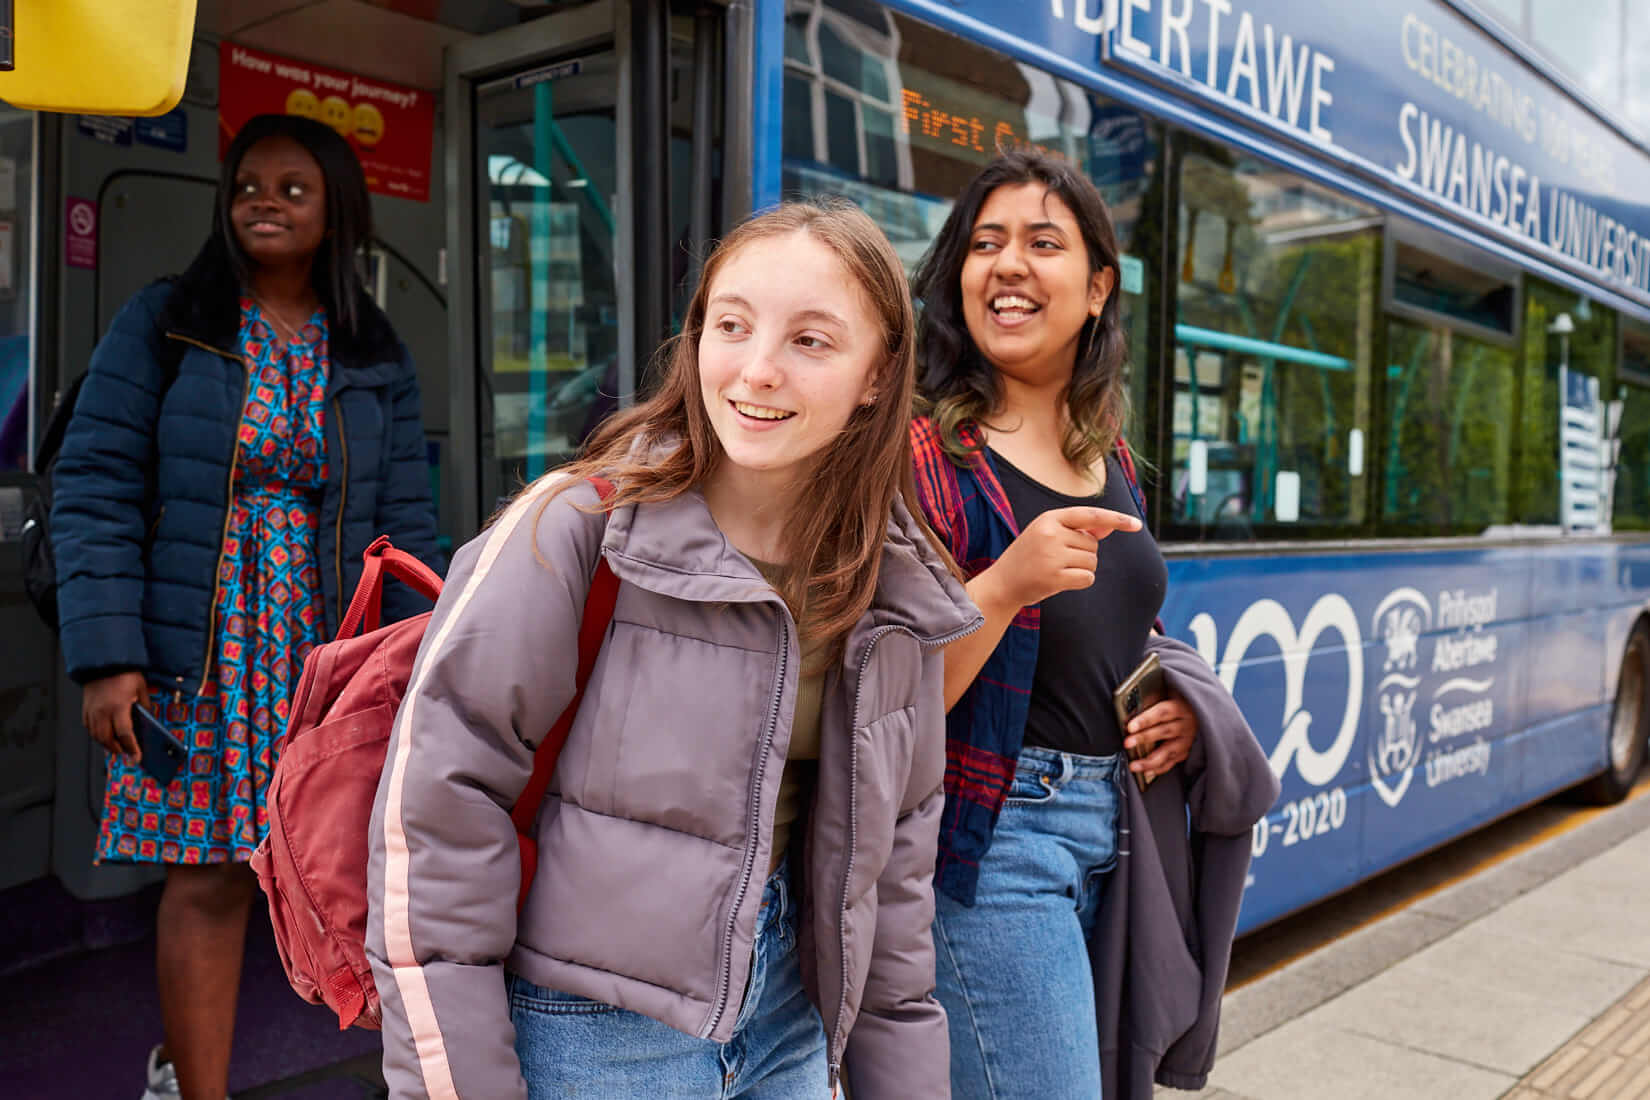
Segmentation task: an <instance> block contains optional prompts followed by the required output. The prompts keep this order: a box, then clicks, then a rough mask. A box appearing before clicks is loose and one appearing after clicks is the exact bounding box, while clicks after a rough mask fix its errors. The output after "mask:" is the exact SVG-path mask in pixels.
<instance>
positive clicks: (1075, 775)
mask: <svg viewBox="0 0 1650 1100" xmlns="http://www.w3.org/2000/svg"><path fill="white" fill-rule="evenodd" d="M1127 776H1128V770H1127V769H1126V768H1125V767H1124V762H1123V757H1122V756H1077V755H1074V754H1071V753H1059V752H1051V751H1049V750H1047V749H1032V748H1028V749H1025V750H1023V751H1022V752H1021V753H1020V761H1019V767H1018V768H1017V769H1016V770H1015V773H1014V784H1013V786H1012V787H1011V788H1010V789H1009V792H1008V799H1007V801H1006V802H1005V803H1004V805H1003V812H1002V814H1001V816H1000V817H999V818H998V819H997V829H996V832H995V833H994V834H993V835H992V841H991V848H990V850H989V851H988V852H987V853H986V856H985V859H984V861H983V862H982V863H981V865H980V885H979V892H978V894H977V895H976V897H975V903H974V905H973V907H972V908H971V907H969V906H966V905H963V904H961V903H960V902H958V901H956V900H954V899H953V898H951V897H949V896H948V895H946V894H943V893H939V892H937V891H936V898H935V901H936V904H937V909H936V912H935V917H934V950H935V953H936V955H937V956H938V974H937V978H938V983H939V986H938V989H937V990H936V993H937V995H938V997H939V1000H940V1003H941V1004H943V1005H944V1006H945V1012H946V1016H947V1017H948V1019H949V1024H950V1028H951V1096H952V1100H1022V1098H1028V1097H1037V1098H1039V1100H1099V1097H1100V1037H1099V1031H1098V1028H1097V1026H1096V1023H1095V1011H1094V979H1093V977H1092V974H1091V971H1090V968H1089V954H1088V940H1089V936H1090V934H1091V933H1093V931H1094V925H1095V920H1096V917H1097V915H1098V913H1099V910H1100V895H1101V892H1102V891H1103V889H1104V888H1105V883H1106V875H1107V872H1109V871H1110V870H1111V869H1112V867H1113V866H1114V865H1115V864H1116V862H1117V811H1118V806H1119V801H1120V798H1121V791H1120V789H1119V787H1118V784H1119V783H1121V782H1123V781H1124V780H1125V779H1126V778H1127Z"/></svg>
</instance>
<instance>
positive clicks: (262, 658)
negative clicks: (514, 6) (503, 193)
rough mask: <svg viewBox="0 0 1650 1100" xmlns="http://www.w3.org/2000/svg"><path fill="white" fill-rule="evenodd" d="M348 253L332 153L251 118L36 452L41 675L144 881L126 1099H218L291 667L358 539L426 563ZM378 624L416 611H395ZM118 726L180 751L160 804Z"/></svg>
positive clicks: (360, 211) (317, 128)
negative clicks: (385, 542) (46, 644)
mask: <svg viewBox="0 0 1650 1100" xmlns="http://www.w3.org/2000/svg"><path fill="white" fill-rule="evenodd" d="M371 239H372V220H371V207H370V204H369V200H368V197H367V189H366V182H365V179H364V177H363V174H362V170H361V166H360V164H359V162H358V161H357V160H356V158H355V154H354V153H353V151H352V150H351V149H350V147H349V145H348V143H346V142H345V141H344V139H343V138H341V137H339V136H338V135H337V134H336V133H334V132H333V131H332V130H331V129H330V128H328V127H326V126H324V125H322V124H320V123H317V122H313V121H311V120H307V119H302V118H291V117H284V116H276V115H263V116H260V117H258V118H255V119H253V120H252V121H251V122H249V123H248V124H247V125H246V127H245V128H243V129H242V130H241V132H240V134H239V135H238V136H237V137H236V139H235V141H234V143H233V144H232V145H231V146H230V148H229V151H228V154H227V155H226V156H225V158H224V165H223V175H222V179H221V181H220V184H219V188H218V196H217V203H216V206H215V209H214V213H213V222H212V232H211V235H210V236H209V237H208V239H207V241H206V244H205V246H204V247H202V249H201V251H200V253H199V255H198V256H197V257H196V258H195V260H194V262H193V263H192V264H191V265H190V267H189V269H188V270H187V271H186V272H185V273H184V274H183V275H182V276H181V277H179V278H177V279H174V280H164V281H162V282H158V283H155V284H154V285H152V286H150V287H148V288H147V289H145V290H143V291H142V292H141V293H139V294H138V295H137V296H136V297H134V298H133V299H132V300H131V301H130V302H128V303H127V304H126V306H125V307H124V308H123V309H122V310H121V312H120V314H119V315H118V316H117V317H116V318H115V320H114V323H113V324H112V326H111V327H110V330H109V332H108V334H107V335H106V336H105V337H104V338H103V340H102V342H101V343H99V344H98V347H97V350H96V351H95V352H94V353H93V354H92V361H91V366H90V369H89V372H88V374H87V377H86V380H85V383H84V385H83V386H82V388H81V391H80V395H79V399H78V401H77V403H76V405H75V412H74V417H73V420H72V422H71V424H70V427H69V430H68V432H67V434H66V435H65V437H64V441H63V446H62V450H61V451H60V452H59V457H58V462H57V466H56V470H55V473H54V498H53V505H52V537H53V548H54V551H55V553H56V559H57V571H58V584H59V587H58V609H59V610H58V618H59V626H60V630H61V635H62V645H63V654H64V659H65V661H66V663H67V664H68V670H69V674H70V676H71V677H73V678H74V679H75V680H76V681H77V682H79V683H81V684H83V685H84V696H83V702H82V715H83V717H84V720H85V723H86V727H87V729H88V730H90V732H91V734H92V736H93V737H94V738H95V739H96V740H97V741H98V743H99V744H101V745H102V746H103V747H104V748H105V749H107V750H108V751H109V753H110V757H109V782H108V787H107V791H106V795H105V798H106V802H105V808H104V816H103V825H102V829H101V832H100V835H99V838H98V844H97V858H98V859H99V860H100V861H122V862H144V863H159V864H162V865H164V866H165V868H166V886H165V890H164V892H163V894H162V896H161V903H160V912H159V916H158V919H157V937H156V938H157V955H158V959H157V975H158V981H159V986H160V1002H161V1013H162V1018H163V1022H164V1027H165V1044H164V1046H162V1047H157V1048H156V1049H155V1051H153V1052H152V1053H151V1055H150V1059H149V1067H148V1069H149V1091H148V1092H147V1093H146V1094H145V1095H146V1096H154V1097H166V1096H171V1095H180V1094H181V1095H183V1096H186V1097H190V1098H196V1097H199V1098H213V1100H216V1098H221V1097H222V1096H223V1095H224V1091H225V1089H226V1087H227V1081H228V1073H229V1054H230V1039H231V1035H232V1033H233V1029H234V1019H235V1001H236V994H237V990H238V986H239V980H240V968H241V955H242V948H243V945H244V941H245V931H246V921H247V915H248V912H249V910H250V906H251V904H252V900H253V897H254V896H255V893H256V886H255V880H254V878H253V875H252V873H251V871H250V870H249V869H248V868H247V866H246V862H247V860H249V859H250V858H251V855H252V851H253V849H254V848H255V847H256V846H257V844H258V842H259V841H260V840H261V839H262V837H263V835H264V833H265V831H266V829H267V824H266V820H265V808H264V794H265V788H266V787H267V785H268V782H269V777H270V774H271V772H272V771H273V769H274V766H275V760H276V757H277V755H278V753H279V750H280V739H281V736H282V734H283V733H284V732H285V728H286V716H287V702H288V699H289V698H290V696H291V692H292V689H293V688H294V687H295V686H296V684H297V681H298V676H299V674H300V672H301V671H302V669H303V660H304V657H305V655H306V654H307V653H308V652H309V650H310V648H311V647H313V646H314V645H315V644H316V643H318V642H320V641H322V640H324V639H325V638H327V637H330V636H331V635H332V633H333V632H334V631H335V630H336V628H337V624H338V622H339V620H340V619H341V618H342V609H343V607H344V604H345V601H346V599H347V595H348V594H349V593H350V592H352V591H353V589H354V587H355V583H356V580H357V578H358V576H359V573H360V569H361V554H362V551H363V550H364V549H365V548H366V546H367V544H368V543H370V542H371V541H372V540H373V539H374V538H375V537H376V536H378V535H380V534H384V535H388V536H389V537H390V538H391V539H392V540H393V541H394V543H395V544H396V545H397V546H398V547H400V548H402V549H404V550H407V551H409V552H411V553H413V554H416V555H418V556H419V557H420V558H423V559H424V560H425V561H427V562H431V563H432V564H435V562H436V557H437V554H436V532H435V515H434V510H433V508H432V506H431V498H430V483H429V471H428V465H427V458H426V452H425V442H424V432H423V428H422V425H421V420H420V413H419V398H418V382H417V378H416V375H415V374H414V372H413V367H412V363H411V361H410V359H409V357H408V354H407V350H406V348H405V347H403V346H402V345H401V343H400V341H399V340H398V339H397V338H396V336H395V333H394V331H393V330H392V329H391V327H390V324H389V321H388V319H387V318H386V317H385V316H384V314H383V313H382V312H381V311H380V310H379V309H378V307H377V306H376V305H375V304H374V303H373V302H372V300H371V298H370V297H369V296H368V295H367V293H366V291H365V288H364V286H363V284H362V279H361V275H360V270H359V266H358V258H359V255H360V250H361V249H362V248H363V247H364V246H366V245H367V244H368V243H369V242H370V241H371ZM390 587H391V589H396V588H397V587H398V586H394V585H392V586H390ZM385 605H386V606H385V613H386V615H387V616H388V617H390V618H396V617H400V616H403V615H406V614H409V613H412V612H414V611H416V610H419V609H420V607H419V604H418V598H417V597H416V595H415V594H414V593H412V592H410V591H408V590H397V591H388V592H386V594H385ZM134 706H139V707H144V708H146V709H148V710H149V711H150V713H152V714H154V715H155V716H157V717H158V718H159V719H160V720H161V722H162V723H163V724H164V725H165V726H166V727H167V728H168V729H169V730H170V731H171V732H172V733H173V734H174V735H175V736H176V737H177V738H178V739H179V740H180V741H182V742H183V744H184V745H185V746H186V747H187V749H188V758H187V760H186V761H184V763H183V764H182V767H181V768H180V769H179V771H178V774H177V775H176V777H175V778H173V779H172V780H171V782H169V783H168V784H166V785H164V786H163V785H161V784H159V783H157V782H156V781H155V780H154V779H153V778H152V777H151V776H149V775H148V774H147V773H146V772H145V771H144V770H143V769H142V767H141V766H140V750H139V744H138V740H137V738H136V737H135V736H134V730H133V717H134V715H133V707H134Z"/></svg>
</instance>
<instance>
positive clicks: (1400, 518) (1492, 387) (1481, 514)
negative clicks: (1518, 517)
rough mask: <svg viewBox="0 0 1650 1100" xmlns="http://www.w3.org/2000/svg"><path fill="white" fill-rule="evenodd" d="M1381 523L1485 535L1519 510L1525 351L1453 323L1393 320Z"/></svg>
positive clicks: (1413, 529)
mask: <svg viewBox="0 0 1650 1100" xmlns="http://www.w3.org/2000/svg"><path fill="white" fill-rule="evenodd" d="M1387 358H1388V361H1389V364H1390V365H1389V366H1388V367H1387V378H1386V409H1385V418H1384V422H1385V424H1386V425H1387V434H1386V442H1385V447H1384V450H1385V454H1384V455H1382V460H1383V462H1382V492H1381V496H1380V499H1381V521H1382V523H1383V524H1384V525H1385V526H1387V527H1390V528H1396V529H1397V530H1396V531H1394V532H1393V533H1398V532H1400V531H1401V532H1403V533H1410V534H1449V533H1460V534H1476V533H1478V532H1481V531H1482V530H1483V529H1484V528H1486V527H1489V526H1492V525H1497V524H1505V523H1508V522H1509V521H1510V519H1511V516H1512V439H1513V426H1514V424H1515V422H1516V414H1517V410H1518V393H1517V390H1518V385H1517V374H1516V367H1515V363H1516V355H1515V353H1514V351H1513V349H1511V348H1503V347H1497V346H1495V345H1493V344H1489V343H1487V342H1485V341H1482V340H1477V339H1474V338H1472V337H1469V336H1465V335H1462V334H1461V333H1459V332H1454V331H1452V330H1450V329H1449V328H1447V327H1445V326H1443V325H1420V324H1415V323H1412V322H1409V321H1399V320H1393V321H1390V322H1389V323H1388V325H1387Z"/></svg>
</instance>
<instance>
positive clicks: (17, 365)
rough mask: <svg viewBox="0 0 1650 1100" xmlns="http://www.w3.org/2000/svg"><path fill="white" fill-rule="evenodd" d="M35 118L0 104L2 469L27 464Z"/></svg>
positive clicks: (30, 363)
mask: <svg viewBox="0 0 1650 1100" xmlns="http://www.w3.org/2000/svg"><path fill="white" fill-rule="evenodd" d="M34 125H35V114H34V112H32V111H19V110H14V109H12V108H10V107H6V106H4V105H0V470H21V469H26V468H27V467H28V465H29V460H30V457H31V456H30V454H29V402H30V397H31V393H32V388H31V386H30V379H31V375H32V373H33V367H34V356H33V355H32V354H31V351H30V349H31V343H30V337H29V279H30V276H31V271H30V267H29V243H28V242H29V237H30V235H31V234H32V233H33V228H32V227H31V226H30V224H29V210H30V208H31V205H32V202H33V196H32V194H31V186H32V185H31V182H30V181H32V180H33V179H34V167H33V156H34V153H33V149H34Z"/></svg>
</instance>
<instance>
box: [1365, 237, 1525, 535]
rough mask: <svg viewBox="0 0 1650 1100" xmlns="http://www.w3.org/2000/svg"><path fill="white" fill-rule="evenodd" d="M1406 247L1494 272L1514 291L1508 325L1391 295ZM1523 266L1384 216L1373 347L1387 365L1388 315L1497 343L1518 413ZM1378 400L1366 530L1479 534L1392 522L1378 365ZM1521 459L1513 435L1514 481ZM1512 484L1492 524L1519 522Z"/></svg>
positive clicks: (1386, 419) (1384, 390) (1480, 531)
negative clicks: (1510, 372)
mask: <svg viewBox="0 0 1650 1100" xmlns="http://www.w3.org/2000/svg"><path fill="white" fill-rule="evenodd" d="M1400 246H1406V247H1409V248H1412V249H1415V250H1417V251H1420V252H1423V253H1426V254H1428V255H1432V256H1436V257H1437V258H1439V259H1440V260H1443V261H1445V262H1446V263H1449V264H1452V265H1454V266H1457V267H1463V268H1467V269H1469V270H1477V271H1481V272H1485V273H1487V274H1489V275H1491V276H1492V277H1495V278H1499V279H1501V280H1502V281H1504V282H1505V283H1506V285H1508V286H1509V287H1510V288H1511V290H1512V298H1511V304H1510V307H1509V315H1510V327H1509V328H1508V329H1497V328H1492V327H1490V326H1487V325H1481V324H1477V323H1476V322H1473V321H1470V320H1468V319H1466V318H1464V317H1459V316H1456V315H1454V314H1450V313H1445V312H1442V311H1439V310H1431V309H1427V308H1425V307H1423V306H1418V305H1415V304H1414V303H1411V302H1405V301H1401V300H1399V299H1398V298H1397V297H1396V284H1397V267H1398V248H1399V247H1400ZM1524 276H1525V272H1524V269H1523V268H1522V267H1520V266H1518V265H1517V264H1515V263H1512V262H1510V261H1508V260H1504V259H1501V258H1499V257H1496V256H1493V255H1491V254H1490V253H1488V252H1486V251H1484V250H1483V249H1480V248H1477V247H1475V246H1473V245H1471V244H1468V243H1467V242H1465V241H1462V240H1458V239H1457V238H1455V237H1451V236H1449V235H1447V234H1445V233H1441V232H1439V231H1437V230H1434V229H1431V228H1428V227H1426V226H1423V225H1420V224H1418V223H1416V222H1414V221H1412V220H1410V219H1408V218H1404V217H1402V216H1400V215H1396V214H1392V215H1389V216H1388V218H1387V225H1386V232H1385V239H1384V241H1383V254H1382V262H1381V284H1382V289H1381V303H1380V307H1381V313H1380V316H1379V318H1378V320H1379V324H1378V325H1377V338H1378V342H1377V346H1378V348H1379V352H1380V361H1381V363H1382V364H1384V365H1389V364H1390V360H1391V358H1392V353H1391V333H1392V329H1391V322H1392V321H1394V320H1397V321H1403V322H1407V323H1409V324H1411V325H1415V326H1419V327H1421V328H1440V329H1444V330H1447V331H1448V332H1449V333H1450V334H1452V335H1460V336H1464V337H1466V338H1468V339H1470V340H1476V341H1479V342H1480V343H1485V344H1489V345H1491V346H1493V347H1497V348H1501V349H1503V350H1505V351H1507V352H1508V353H1509V354H1511V355H1512V358H1513V369H1514V377H1513V386H1514V393H1515V409H1514V413H1515V416H1517V415H1522V410H1523V407H1524V404H1523V402H1524V394H1523V388H1522V385H1521V380H1522V374H1521V371H1522V367H1523V362H1524V349H1523V339H1524V311H1525V286H1524ZM1377 373H1378V378H1377V383H1378V385H1377V388H1376V393H1377V399H1376V402H1375V408H1374V425H1373V430H1372V441H1371V446H1370V451H1371V455H1370V462H1369V467H1368V468H1369V471H1370V474H1371V478H1370V483H1369V485H1368V491H1369V494H1370V503H1369V512H1368V515H1369V517H1370V528H1371V530H1370V534H1371V535H1372V536H1373V537H1375V538H1380V539H1416V538H1463V537H1468V538H1483V537H1484V533H1485V528H1483V527H1477V526H1475V525H1472V524H1458V525H1445V526H1440V525H1435V524H1424V523H1423V524H1415V523H1401V522H1394V521H1392V520H1391V519H1389V518H1388V516H1387V513H1386V499H1385V496H1384V495H1383V492H1382V487H1383V486H1385V485H1386V480H1387V473H1388V471H1387V461H1388V460H1387V453H1388V451H1387V447H1386V445H1385V442H1386V440H1387V438H1388V435H1389V433H1390V431H1391V430H1392V424H1391V423H1390V404H1391V400H1392V395H1391V392H1390V389H1391V384H1392V379H1391V377H1390V376H1389V375H1388V373H1387V371H1386V370H1385V369H1383V370H1381V371H1379V372H1377ZM1519 460H1520V452H1519V443H1518V441H1517V440H1516V439H1515V440H1514V441H1513V444H1512V447H1511V449H1510V450H1509V452H1508V465H1509V470H1508V476H1509V478H1511V479H1513V480H1514V481H1516V478H1517V473H1518V463H1519ZM1515 489H1516V486H1514V488H1513V490H1510V491H1509V493H1510V495H1509V497H1508V501H1507V507H1508V512H1509V514H1508V516H1507V518H1506V519H1505V521H1504V524H1491V525H1489V526H1490V527H1495V526H1502V525H1513V526H1515V525H1516V524H1517V522H1518V521H1517V518H1516V516H1517V506H1518V501H1517V499H1516V491H1515Z"/></svg>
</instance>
